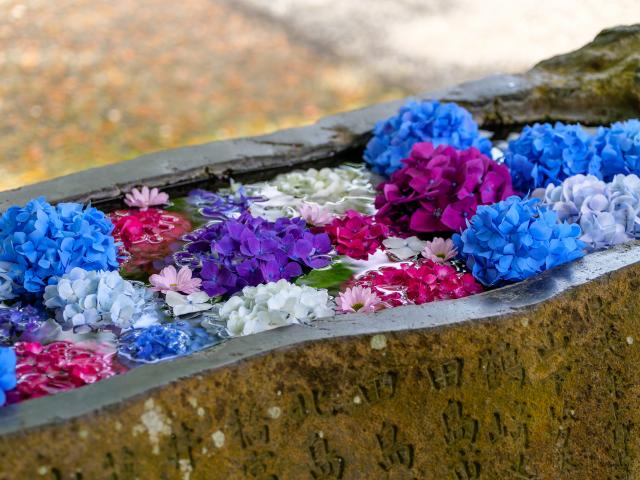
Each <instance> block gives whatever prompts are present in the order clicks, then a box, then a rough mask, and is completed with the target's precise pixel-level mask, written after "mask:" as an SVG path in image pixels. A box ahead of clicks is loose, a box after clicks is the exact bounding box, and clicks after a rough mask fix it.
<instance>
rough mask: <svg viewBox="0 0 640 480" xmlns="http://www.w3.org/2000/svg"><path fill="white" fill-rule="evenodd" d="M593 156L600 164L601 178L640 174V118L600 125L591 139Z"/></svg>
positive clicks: (610, 178) (606, 179) (607, 178)
mask: <svg viewBox="0 0 640 480" xmlns="http://www.w3.org/2000/svg"><path fill="white" fill-rule="evenodd" d="M593 144H594V149H595V158H597V159H598V160H599V161H600V162H601V164H602V178H603V179H604V180H605V181H610V180H612V179H613V177H614V175H617V174H620V173H623V174H628V173H635V174H640V120H638V119H633V120H628V121H626V122H617V123H614V124H612V125H611V126H610V127H608V128H607V127H600V128H599V129H598V133H597V134H596V137H595V139H594V141H593Z"/></svg>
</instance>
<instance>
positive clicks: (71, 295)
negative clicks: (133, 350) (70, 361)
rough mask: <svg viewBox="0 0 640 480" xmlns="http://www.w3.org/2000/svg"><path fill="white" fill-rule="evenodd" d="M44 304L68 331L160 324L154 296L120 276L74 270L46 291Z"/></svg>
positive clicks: (135, 283) (113, 273) (116, 273)
mask: <svg viewBox="0 0 640 480" xmlns="http://www.w3.org/2000/svg"><path fill="white" fill-rule="evenodd" d="M44 304H45V305H46V306H47V307H48V308H51V309H53V310H55V311H56V319H57V320H58V321H59V322H60V323H62V324H63V325H64V326H66V327H73V328H76V329H77V328H78V327H84V329H91V328H100V327H109V326H115V327H118V328H121V329H127V328H131V327H138V326H147V325H150V324H153V323H157V322H158V321H159V320H160V312H159V309H158V308H156V307H157V302H156V301H155V299H154V294H153V292H151V291H150V290H147V289H146V288H145V286H144V284H141V283H138V282H131V281H128V280H124V279H123V278H122V277H121V276H120V274H119V273H118V272H104V271H87V270H83V269H81V268H74V269H73V270H71V271H70V272H69V273H67V274H65V275H63V276H62V277H60V278H59V279H58V281H57V283H56V284H55V285H48V286H47V287H46V288H45V291H44Z"/></svg>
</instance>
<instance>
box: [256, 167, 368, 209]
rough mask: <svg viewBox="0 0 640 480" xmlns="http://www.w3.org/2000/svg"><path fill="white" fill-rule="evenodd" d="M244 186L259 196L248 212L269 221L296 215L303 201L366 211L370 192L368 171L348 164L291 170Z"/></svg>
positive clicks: (335, 207) (329, 206) (329, 207)
mask: <svg viewBox="0 0 640 480" xmlns="http://www.w3.org/2000/svg"><path fill="white" fill-rule="evenodd" d="M245 188H246V189H247V190H248V191H249V192H251V194H252V195H255V196H258V197H260V198H261V200H256V201H254V202H252V203H251V207H250V210H251V214H252V215H253V216H255V217H262V218H265V219H267V220H270V221H275V220H276V219H278V218H280V217H291V216H295V215H297V213H298V209H299V207H300V205H301V204H302V203H303V202H307V203H315V204H317V205H320V206H322V207H324V209H325V210H327V211H328V212H331V213H333V214H342V213H344V212H346V211H347V210H350V209H351V210H357V211H362V212H370V211H371V203H372V200H373V196H374V190H373V187H372V186H371V181H370V174H369V173H368V172H367V171H366V169H365V168H364V167H362V166H351V165H342V166H340V167H336V168H322V169H320V170H317V169H315V168H310V169H308V170H295V171H293V172H289V173H283V174H281V175H278V176H276V177H275V178H274V179H273V180H271V181H269V182H268V183H259V184H255V185H251V186H246V187H245Z"/></svg>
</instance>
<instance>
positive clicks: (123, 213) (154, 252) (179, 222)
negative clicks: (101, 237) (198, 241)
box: [109, 208, 192, 275]
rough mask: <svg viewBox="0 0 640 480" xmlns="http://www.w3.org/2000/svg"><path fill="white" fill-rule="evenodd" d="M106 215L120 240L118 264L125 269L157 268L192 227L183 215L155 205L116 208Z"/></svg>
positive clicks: (151, 270) (140, 270)
mask: <svg viewBox="0 0 640 480" xmlns="http://www.w3.org/2000/svg"><path fill="white" fill-rule="evenodd" d="M109 217H110V218H111V220H112V221H113V223H114V224H115V229H114V232H113V233H114V236H115V238H116V240H117V241H118V242H121V243H122V247H121V249H120V255H121V260H122V268H123V269H124V270H125V271H126V272H128V273H138V272H144V273H147V274H149V275H150V274H153V273H155V272H157V271H158V270H159V269H160V268H162V267H164V266H165V259H166V257H167V256H170V255H171V254H173V252H175V251H177V250H178V249H179V248H180V247H181V246H182V242H181V239H182V236H183V235H185V234H186V233H188V232H190V231H191V228H192V226H191V222H190V221H189V220H188V219H187V218H186V217H184V216H183V215H181V214H179V213H176V212H167V211H165V210H159V209H156V208H149V209H147V210H116V211H115V212H112V213H110V214H109Z"/></svg>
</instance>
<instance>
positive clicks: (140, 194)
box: [124, 185, 169, 210]
mask: <svg viewBox="0 0 640 480" xmlns="http://www.w3.org/2000/svg"><path fill="white" fill-rule="evenodd" d="M168 202H169V195H167V194H166V193H164V192H161V191H160V190H158V189H157V188H152V189H149V187H147V186H146V185H145V186H143V187H142V188H141V189H140V190H138V189H137V188H134V189H132V190H131V193H127V194H126V195H125V196H124V203H126V204H127V205H128V206H130V207H137V208H140V209H142V210H146V209H147V208H149V207H151V206H153V205H164V204H166V203H168Z"/></svg>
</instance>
